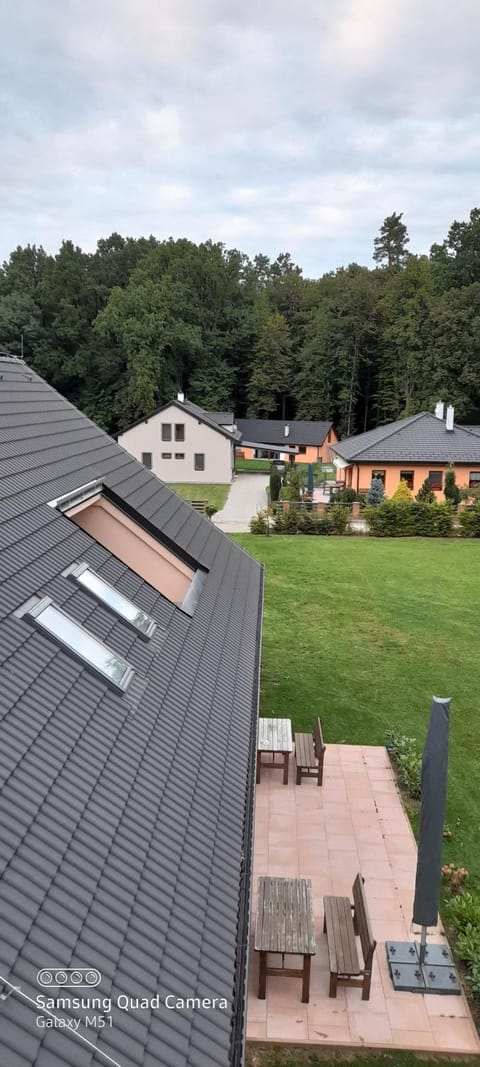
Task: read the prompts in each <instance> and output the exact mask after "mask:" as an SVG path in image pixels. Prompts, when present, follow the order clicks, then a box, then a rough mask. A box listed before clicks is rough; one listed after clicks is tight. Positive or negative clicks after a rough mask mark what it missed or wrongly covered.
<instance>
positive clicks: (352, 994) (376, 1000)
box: [345, 980, 387, 1016]
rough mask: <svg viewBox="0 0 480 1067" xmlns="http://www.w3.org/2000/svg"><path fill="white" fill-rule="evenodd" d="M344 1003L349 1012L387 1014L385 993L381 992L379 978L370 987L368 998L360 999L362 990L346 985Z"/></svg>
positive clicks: (381, 987)
mask: <svg viewBox="0 0 480 1067" xmlns="http://www.w3.org/2000/svg"><path fill="white" fill-rule="evenodd" d="M345 996H346V1004H347V1009H348V1011H349V1012H354V1013H356V1014H361V1015H363V1014H364V1013H367V1015H385V1016H386V1014H387V1002H386V999H385V994H384V992H383V986H382V983H381V981H380V980H378V981H377V982H374V981H373V980H372V985H371V988H370V999H369V1000H362V990H361V989H356V988H351V987H347V988H346V989H345Z"/></svg>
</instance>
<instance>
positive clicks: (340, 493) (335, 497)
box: [330, 486, 364, 504]
mask: <svg viewBox="0 0 480 1067" xmlns="http://www.w3.org/2000/svg"><path fill="white" fill-rule="evenodd" d="M363 499H364V497H362V496H361V495H360V493H356V492H355V490H354V489H350V486H347V488H346V489H335V490H334V492H333V493H331V495H330V500H331V502H332V504H353V503H354V501H355V500H363Z"/></svg>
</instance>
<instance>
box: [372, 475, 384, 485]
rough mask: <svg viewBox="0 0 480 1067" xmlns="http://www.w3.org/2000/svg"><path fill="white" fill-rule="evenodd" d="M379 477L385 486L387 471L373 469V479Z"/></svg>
mask: <svg viewBox="0 0 480 1067" xmlns="http://www.w3.org/2000/svg"><path fill="white" fill-rule="evenodd" d="M373 478H377V479H378V481H379V482H382V484H383V486H384V487H385V471H372V479H373Z"/></svg>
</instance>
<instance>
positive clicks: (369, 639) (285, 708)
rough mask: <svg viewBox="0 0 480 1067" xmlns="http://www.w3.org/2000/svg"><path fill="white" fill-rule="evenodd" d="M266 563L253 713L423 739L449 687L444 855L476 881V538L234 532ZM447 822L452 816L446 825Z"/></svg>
mask: <svg viewBox="0 0 480 1067" xmlns="http://www.w3.org/2000/svg"><path fill="white" fill-rule="evenodd" d="M235 540H237V541H238V542H239V543H240V544H242V545H243V547H244V548H246V549H247V550H248V551H249V552H251V553H252V555H254V556H256V557H257V558H258V559H260V560H261V561H262V562H264V563H265V564H266V586H265V615H264V632H263V666H262V685H261V713H263V714H264V715H271V714H278V715H285V716H288V717H290V718H292V720H293V725H294V727H295V728H299V727H303V728H310V727H311V723H312V719H313V716H314V715H315V714H317V713H319V714H320V715H321V717H322V720H323V724H324V731H325V738H326V741H327V744H328V741H331V742H342V741H343V742H346V743H350V744H373V745H379V744H383V743H384V740H385V734H386V732H387V730H388V729H390V728H394V729H395V730H397V731H399V732H401V733H405V734H408V735H410V736H415V737H417V739H418V746H419V750H421V748H422V746H423V742H424V739H425V734H426V729H427V724H428V717H429V712H430V703H431V698H432V695H433V694H435V695H437V696H442V697H445V696H451V697H452V698H453V699H452V710H451V731H450V762H449V786H448V802H447V822H448V823H449V824H450V826H451V828H452V830H453V837H452V838H451V840H449V841H446V842H445V849H444V859H445V862H451V861H452V862H455V863H458V864H460V865H461V866H466V867H467V868H468V870H469V871H470V884H472V883H474V882H476V883H477V887H478V886H479V885H480V848H479V843H480V770H479V765H480V659H479V650H480V610H479V606H480V545H478V544H477V543H475V542H474V541H436V540H420V539H418V540H417V539H408V540H407V539H406V540H403V541H402V540H394V541H393V540H374V539H370V538H359V537H351V538H333V537H332V538H327V537H322V538H314V537H298V536H297V537H279V536H273V537H270V538H265V537H258V536H257V537H255V536H252V535H251V534H242V535H238V536H236V538H235ZM457 819H458V820H459V823H457Z"/></svg>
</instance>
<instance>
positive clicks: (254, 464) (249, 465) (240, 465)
mask: <svg viewBox="0 0 480 1067" xmlns="http://www.w3.org/2000/svg"><path fill="white" fill-rule="evenodd" d="M271 466H272V461H271V459H236V460H235V467H236V469H237V471H263V473H264V474H268V473H269V471H270V467H271Z"/></svg>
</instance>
